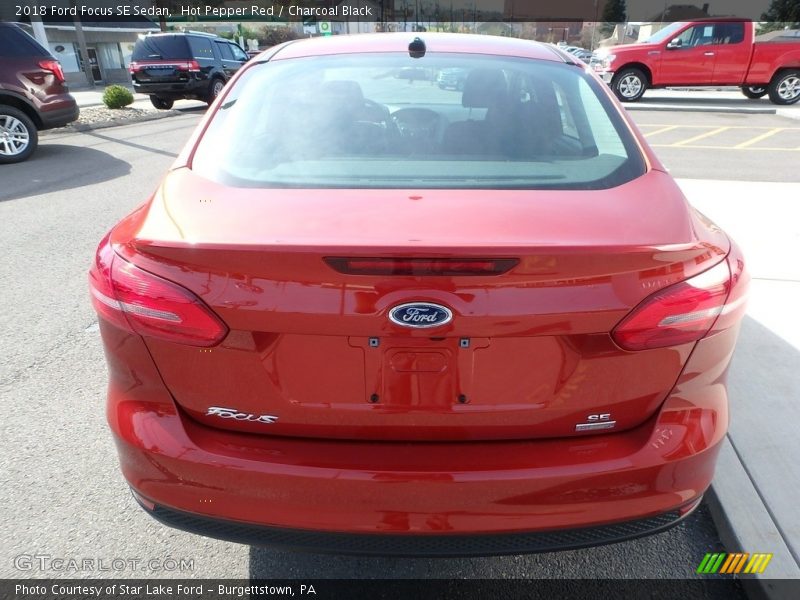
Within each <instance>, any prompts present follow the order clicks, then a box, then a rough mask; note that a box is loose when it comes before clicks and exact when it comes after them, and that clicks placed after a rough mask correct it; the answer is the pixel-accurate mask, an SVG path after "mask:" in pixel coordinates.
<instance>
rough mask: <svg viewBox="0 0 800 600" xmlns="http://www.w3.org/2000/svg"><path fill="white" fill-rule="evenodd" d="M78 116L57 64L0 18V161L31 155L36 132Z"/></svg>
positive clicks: (43, 50) (17, 28)
mask: <svg viewBox="0 0 800 600" xmlns="http://www.w3.org/2000/svg"><path fill="white" fill-rule="evenodd" d="M78 114H79V109H78V104H77V102H75V98H73V97H72V96H71V95H70V94H69V91H68V90H67V86H66V85H64V72H63V71H62V70H61V64H59V62H58V61H57V60H56V59H55V58H53V56H52V55H51V54H50V52H48V51H47V50H46V49H45V48H44V47H43V46H42V45H40V44H39V42H37V41H36V40H35V39H33V38H32V37H31V36H30V35H28V34H27V33H26V32H25V31H24V30H23V29H21V28H20V27H18V26H17V25H16V24H14V23H2V22H0V164H8V163H16V162H21V161H23V160H25V159H27V158H29V157H30V156H31V154H33V152H34V150H36V146H37V145H38V143H39V134H38V130H41V129H52V128H54V127H63V126H64V125H66V124H67V123H70V122H72V121H74V120H75V119H77V118H78Z"/></svg>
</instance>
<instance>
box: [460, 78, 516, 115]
mask: <svg viewBox="0 0 800 600" xmlns="http://www.w3.org/2000/svg"><path fill="white" fill-rule="evenodd" d="M507 96H508V89H507V83H506V76H505V75H503V71H501V70H500V69H473V70H472V71H470V73H469V75H467V80H466V81H465V82H464V93H463V95H462V96H461V105H462V106H464V107H465V108H491V107H492V106H497V105H498V104H500V103H502V102H503V100H505V98H506V97H507Z"/></svg>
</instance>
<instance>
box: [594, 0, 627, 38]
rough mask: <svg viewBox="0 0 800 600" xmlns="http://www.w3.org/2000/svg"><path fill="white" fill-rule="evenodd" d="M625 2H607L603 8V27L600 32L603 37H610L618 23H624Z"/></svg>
mask: <svg viewBox="0 0 800 600" xmlns="http://www.w3.org/2000/svg"><path fill="white" fill-rule="evenodd" d="M625 9H626V7H625V0H607V1H606V5H605V7H603V15H602V20H603V25H602V26H601V27H600V31H601V32H602V33H603V35H605V36H609V35H611V33H612V32H613V31H614V27H615V26H616V25H617V24H618V23H624V22H625V21H626V18H627V14H626V10H625Z"/></svg>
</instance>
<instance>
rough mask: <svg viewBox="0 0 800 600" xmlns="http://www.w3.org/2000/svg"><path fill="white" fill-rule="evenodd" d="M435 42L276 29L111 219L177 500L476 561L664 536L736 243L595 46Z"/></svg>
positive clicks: (740, 296) (722, 332)
mask: <svg viewBox="0 0 800 600" xmlns="http://www.w3.org/2000/svg"><path fill="white" fill-rule="evenodd" d="M421 35H423V37H422V39H415V38H414V37H413V36H412V35H408V34H376V35H359V36H352V37H344V36H343V37H342V38H336V39H329V38H321V39H313V40H306V41H302V42H295V43H288V44H285V45H281V46H277V47H275V48H273V49H272V50H270V51H267V52H264V53H262V54H260V55H259V56H258V57H257V58H256V59H255V60H254V61H253V62H252V63H251V64H249V65H248V66H246V67H245V68H243V69H242V70H241V72H240V73H239V74H238V75H237V76H236V77H235V79H233V80H232V81H231V83H230V84H229V85H228V86H227V87H226V88H225V90H224V92H223V93H222V94H221V95H220V97H219V98H218V99H217V101H216V102H215V103H214V105H213V106H212V108H211V109H210V110H209V113H208V114H207V115H206V116H205V118H204V120H203V122H202V123H201V124H200V125H199V127H198V128H197V130H196V131H195V133H194V135H193V137H192V139H191V140H190V141H189V143H188V144H187V146H186V147H185V149H184V151H183V152H182V153H181V155H180V156H179V158H178V159H177V161H176V162H175V164H174V165H173V166H172V168H171V169H170V171H169V172H168V173H167V175H166V176H165V178H164V180H163V182H162V184H161V185H160V187H159V188H158V190H157V191H156V192H155V194H154V195H153V196H152V197H151V198H150V199H149V200H148V201H147V202H146V203H145V204H144V205H143V206H141V207H140V208H139V209H137V210H136V211H134V212H133V213H132V214H130V215H129V216H127V217H126V218H125V219H123V220H122V221H121V222H120V223H119V224H117V225H116V226H115V227H114V228H113V229H112V230H111V232H110V233H109V234H108V235H107V236H106V237H105V239H104V240H103V241H102V242H101V244H100V247H99V248H98V250H97V254H96V257H95V261H94V265H93V267H92V269H91V272H90V283H91V293H92V298H93V302H94V306H95V308H96V310H97V312H98V314H99V317H100V329H101V332H102V337H103V342H104V345H105V351H106V356H107V360H108V365H109V376H110V382H109V389H108V420H109V423H110V425H111V429H112V431H113V433H114V437H115V439H116V443H117V448H118V450H119V456H120V461H121V465H122V471H123V473H124V475H125V477H126V479H127V481H128V482H129V483H130V486H131V488H132V489H133V491H134V496H135V497H136V499H137V500H138V501H139V503H140V504H141V505H142V506H143V507H144V508H145V509H146V510H147V511H149V512H150V514H152V515H153V516H154V517H155V518H157V519H159V520H161V521H163V522H165V523H167V524H169V525H172V526H175V527H179V528H183V529H188V530H191V531H195V532H198V533H201V534H204V535H209V536H213V537H220V538H225V539H230V540H236V541H240V542H246V543H253V544H267V545H269V544H273V545H276V546H283V547H289V548H297V549H309V550H317V551H330V552H339V553H351V554H400V555H471V554H473V555H480V554H504V553H518V552H533V551H543V550H555V549H561V548H567V547H579V546H585V545H592V544H602V543H608V542H613V541H618V540H620V539H624V538H626V537H633V536H638V535H643V534H647V533H653V532H657V531H661V530H663V529H665V528H667V527H669V526H670V525H673V524H675V523H677V522H679V521H680V520H681V519H682V518H684V517H685V516H686V515H688V514H689V513H691V511H692V510H693V509H694V508H695V507H696V506H697V505H698V503H699V501H700V499H701V498H702V496H703V493H704V492H705V490H706V488H707V487H708V485H709V483H710V481H711V478H712V475H713V471H714V463H715V459H716V456H717V453H718V450H719V447H720V442H721V440H722V439H723V436H724V434H725V431H726V427H727V422H728V410H727V395H726V387H725V377H726V371H727V368H728V363H729V361H730V358H731V354H732V352H733V349H734V343H735V340H736V335H737V331H738V327H739V322H740V320H741V318H742V314H743V311H744V299H745V293H746V288H747V279H748V277H747V274H746V272H745V270H744V263H743V259H742V256H741V253H740V251H739V250H738V248H737V246H736V245H735V244H734V243H733V242H732V241H731V240H730V239H729V238H728V237H727V236H726V235H725V233H723V232H722V231H721V230H720V229H719V228H718V227H716V226H715V225H714V224H713V223H711V222H710V221H709V220H708V219H706V218H705V217H703V216H702V215H701V214H699V213H697V212H696V211H695V210H694V209H692V208H691V207H690V206H689V205H688V204H687V202H686V200H685V198H684V197H683V195H682V194H681V191H680V190H679V188H678V187H677V185H676V184H675V182H674V181H673V179H672V177H670V175H668V174H667V173H666V171H665V169H664V167H663V166H662V165H661V163H660V162H659V160H658V159H657V158H656V157H655V155H654V154H653V152H652V150H651V149H650V148H649V147H648V146H647V143H646V142H645V140H644V139H643V137H642V136H641V134H640V133H639V132H638V130H637V129H636V128H635V126H634V125H633V124H632V122H631V121H630V119H629V118H628V117H627V115H626V114H625V113H624V112H623V111H622V110H621V109H620V107H619V105H618V104H617V102H616V100H615V99H614V98H613V96H612V95H611V93H610V92H609V90H608V89H607V87H606V86H605V85H604V84H603V83H602V82H601V81H600V80H599V79H597V78H596V77H595V76H594V75H593V74H591V73H590V72H589V71H588V70H587V68H586V66H585V65H584V64H583V63H581V62H580V61H578V60H577V59H572V58H569V57H568V55H566V54H564V53H561V52H559V51H558V50H556V49H554V48H551V47H549V46H547V45H540V44H536V43H532V42H526V41H521V40H513V39H506V38H497V37H488V36H487V37H481V36H467V35H448V34H439V35H437V34H427V33H426V34H421ZM403 69H405V70H408V69H425V70H427V71H430V72H431V73H435V72H440V71H443V70H453V69H459V70H463V72H464V73H465V77H464V83H463V86H459V87H463V89H460V90H459V89H441V88H440V87H439V86H437V85H432V84H431V83H430V82H428V81H426V82H421V83H419V82H418V83H417V84H415V85H410V84H409V82H408V81H406V80H404V79H402V78H398V77H396V76H395V75H396V74H397V73H398V72H401V70H403Z"/></svg>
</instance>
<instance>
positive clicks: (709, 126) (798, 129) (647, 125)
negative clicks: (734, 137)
mask: <svg viewBox="0 0 800 600" xmlns="http://www.w3.org/2000/svg"><path fill="white" fill-rule="evenodd" d="M637 125H639V127H668V126H669V124H668V123H637ZM676 127H680V128H681V129H713V128H714V127H716V125H676ZM727 127H728V129H774V127H770V126H768V125H728V126H727ZM781 129H785V130H786V131H800V127H781Z"/></svg>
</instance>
